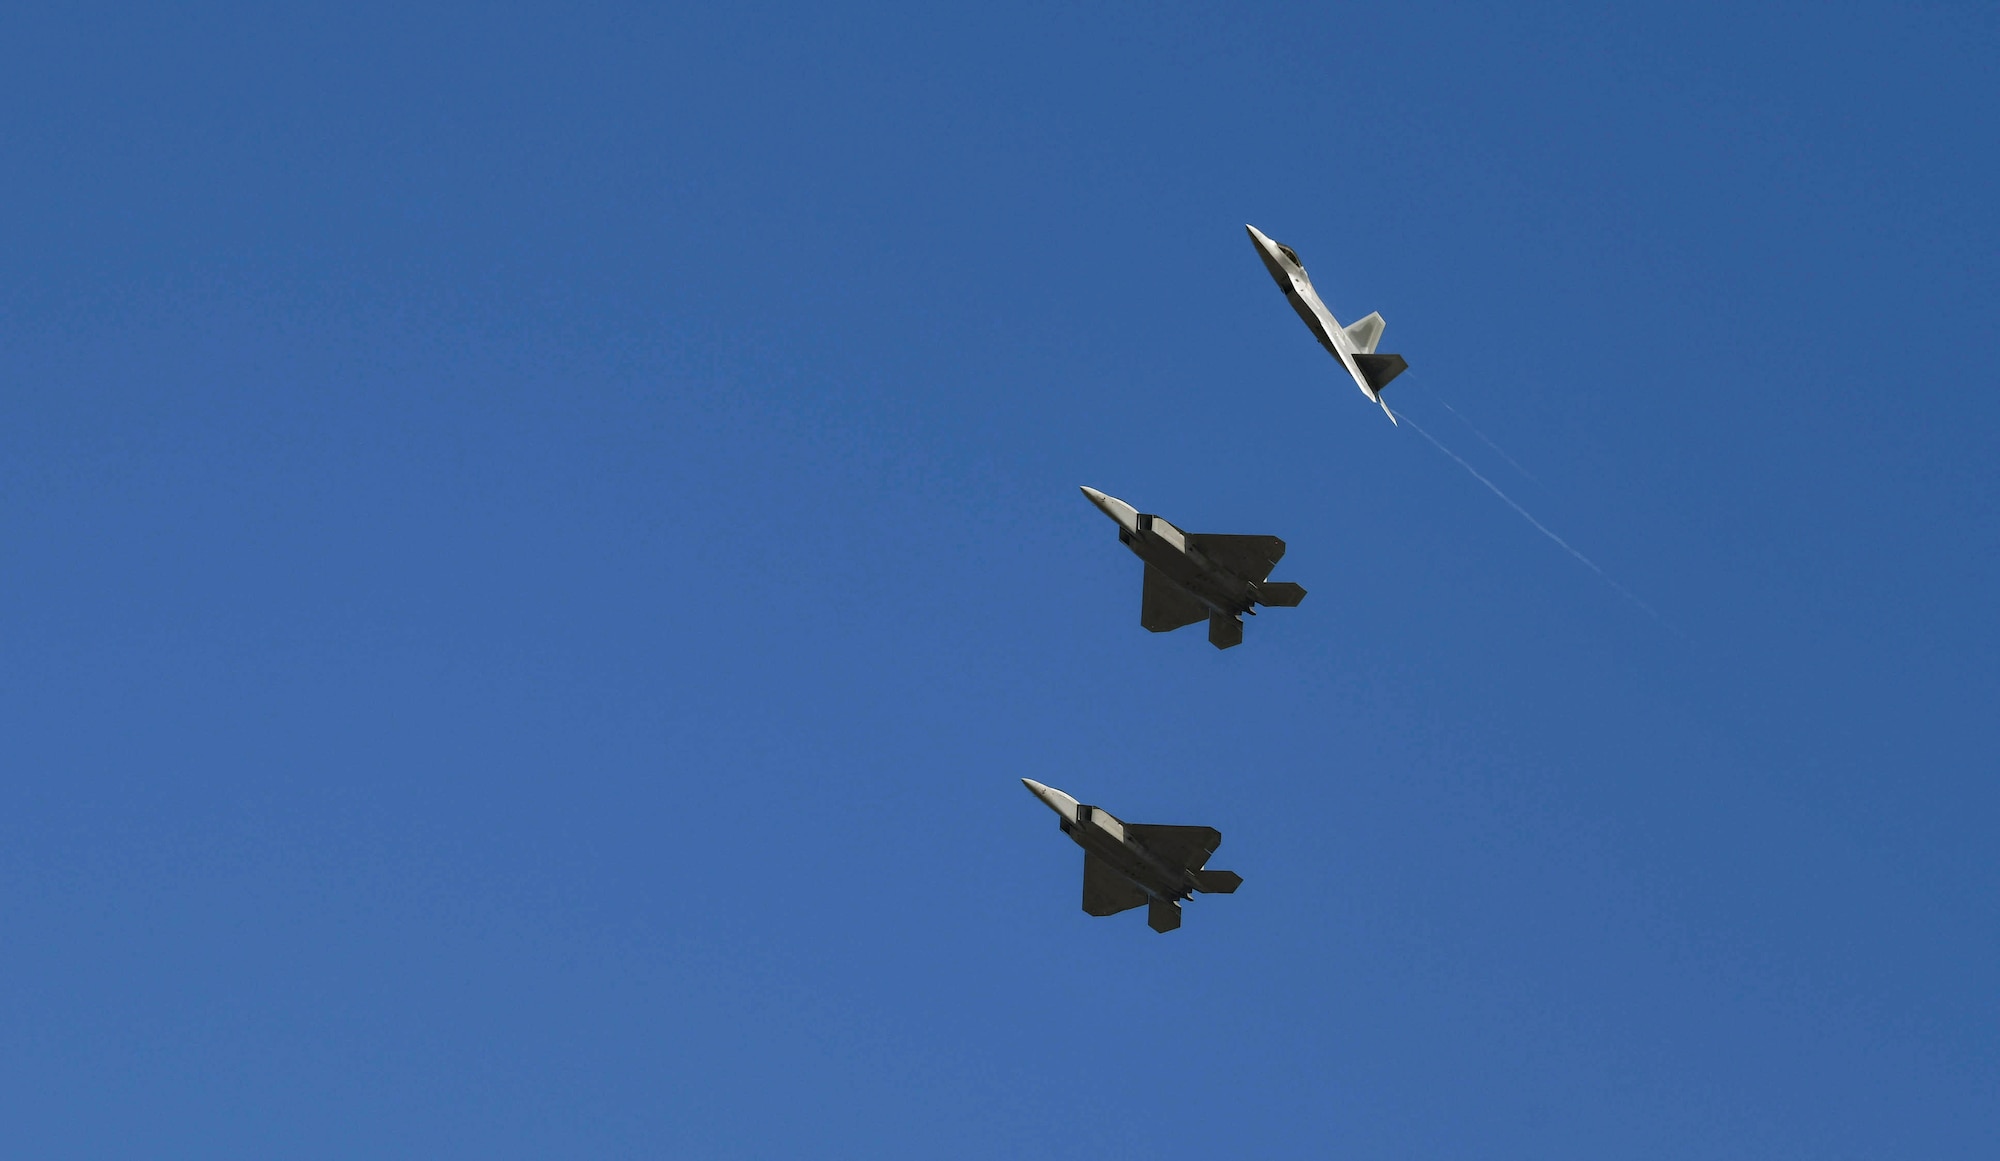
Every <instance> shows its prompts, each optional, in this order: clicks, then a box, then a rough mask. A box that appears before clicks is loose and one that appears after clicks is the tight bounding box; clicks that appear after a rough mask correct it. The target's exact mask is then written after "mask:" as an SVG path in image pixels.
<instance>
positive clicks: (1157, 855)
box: [1021, 778, 1243, 934]
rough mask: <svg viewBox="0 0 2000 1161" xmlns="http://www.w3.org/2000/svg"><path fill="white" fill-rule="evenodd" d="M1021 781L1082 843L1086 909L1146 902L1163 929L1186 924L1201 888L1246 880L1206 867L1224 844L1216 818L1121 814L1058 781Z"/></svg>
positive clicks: (1223, 890) (1110, 910) (1214, 889)
mask: <svg viewBox="0 0 2000 1161" xmlns="http://www.w3.org/2000/svg"><path fill="white" fill-rule="evenodd" d="M1021 783H1022V784H1023V785H1025V786H1026V787H1027V788H1028V789H1029V790H1031V791H1033V792H1034V795H1035V797H1036V798H1039V799H1041V800H1042V801H1043V802H1045V803H1047V804H1048V806H1049V809H1050V810H1053V811H1055V812H1056V814H1057V815H1058V816H1060V817H1061V818H1062V829H1063V833H1064V834H1066V835H1068V836H1069V837H1070V838H1072V839H1075V840H1076V845H1077V846H1080V847H1082V848H1083V909H1084V911H1086V912H1088V913H1089V914H1091V915H1116V914H1118V913H1119V912H1120V911H1128V910H1130V909H1132V908H1134V907H1137V906H1138V905H1140V904H1141V903H1144V904H1146V905H1147V907H1148V910H1147V913H1146V925H1147V926H1149V927H1151V928H1152V929H1153V930H1154V931H1158V932H1161V933H1163V934H1164V933H1166V932H1169V931H1172V930H1173V929H1174V928H1176V927H1179V926H1180V925H1181V904H1180V901H1181V900H1182V899H1186V898H1188V897H1189V896H1191V895H1193V894H1194V893H1195V892H1196V891H1203V892H1207V893H1209V894H1215V895H1227V894H1229V893H1230V892H1232V891H1234V890H1236V888H1238V887H1240V886H1242V885H1243V876H1241V875H1239V874H1237V873H1236V872H1235V871H1204V870H1202V864H1203V863H1206V862H1208V857H1209V856H1210V855H1212V854H1214V853H1215V848H1216V847H1219V846H1221V845H1222V832H1221V831H1219V830H1216V829H1215V828H1214V827H1212V826H1155V825H1153V824H1151V823H1138V822H1119V821H1118V820H1117V819H1115V818H1113V817H1111V812H1109V811H1107V810H1105V809H1103V808H1102V807H1097V806H1085V805H1084V804H1083V803H1080V802H1078V801H1077V800H1076V799H1074V798H1071V797H1070V796H1069V795H1067V794H1064V793H1063V792H1062V791H1060V790H1057V789H1056V788H1055V787H1053V786H1044V785H1042V784H1041V783H1039V782H1037V781H1035V780H1034V779H1032V778H1023V779H1021Z"/></svg>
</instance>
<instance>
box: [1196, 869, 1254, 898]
mask: <svg viewBox="0 0 2000 1161" xmlns="http://www.w3.org/2000/svg"><path fill="white" fill-rule="evenodd" d="M1242 885H1243V876H1241V875H1239V874H1237V873H1236V872H1235V871H1196V872H1195V873H1194V889H1195V890H1197V891H1205V892H1207V893H1208V894H1210V895H1233V894H1235V893H1236V888H1238V887H1241V886H1242Z"/></svg>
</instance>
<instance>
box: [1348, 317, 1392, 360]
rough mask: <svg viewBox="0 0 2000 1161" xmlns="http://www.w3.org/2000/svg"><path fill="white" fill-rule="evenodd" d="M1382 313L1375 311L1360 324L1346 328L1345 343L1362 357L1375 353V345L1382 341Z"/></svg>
mask: <svg viewBox="0 0 2000 1161" xmlns="http://www.w3.org/2000/svg"><path fill="white" fill-rule="evenodd" d="M1382 327H1383V322H1382V312H1381V311H1376V312H1375V313H1374V314H1371V315H1369V316H1368V317H1367V318H1364V319H1362V320H1361V321H1360V322H1358V323H1355V324H1354V325H1353V326H1350V327H1348V328H1347V341H1348V342H1350V343H1353V344H1354V349H1355V351H1357V352H1358V353H1360V354H1363V355H1372V354H1374V353H1375V344H1376V343H1379V342H1381V341H1382Z"/></svg>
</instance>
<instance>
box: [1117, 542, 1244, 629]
mask: <svg viewBox="0 0 2000 1161" xmlns="http://www.w3.org/2000/svg"><path fill="white" fill-rule="evenodd" d="M1138 555H1139V559H1140V560H1143V561H1145V562H1146V563H1147V564H1150V565H1152V566H1153V567H1154V568H1156V569H1158V570H1159V571H1160V572H1161V573H1162V574H1164V575H1165V576H1166V578H1167V579H1168V580H1170V581H1172V582H1174V583H1175V584H1177V585H1179V586H1181V587H1182V588H1184V589H1186V590H1187V591H1188V592H1190V593H1192V594H1194V596H1195V599H1197V600H1199V601H1201V602H1203V603H1205V604H1207V605H1208V606H1209V607H1211V608H1213V609H1216V610H1218V611H1220V612H1222V613H1224V614H1227V615H1232V616H1233V615H1236V614H1239V613H1242V612H1244V611H1245V610H1247V609H1249V607H1250V587H1249V586H1248V585H1246V584H1244V583H1243V582H1242V581H1241V580H1239V579H1237V578H1235V577H1231V576H1227V575H1222V574H1217V573H1213V572H1209V571H1207V570H1206V569H1203V568H1202V567H1201V566H1200V565H1197V564H1195V563H1194V562H1193V561H1191V560H1189V559H1188V558H1187V556H1186V555H1185V554H1183V553H1180V552H1176V551H1174V550H1173V549H1172V548H1169V547H1166V546H1164V545H1162V546H1160V547H1159V548H1155V549H1152V550H1151V551H1142V552H1140V553H1139V554H1138Z"/></svg>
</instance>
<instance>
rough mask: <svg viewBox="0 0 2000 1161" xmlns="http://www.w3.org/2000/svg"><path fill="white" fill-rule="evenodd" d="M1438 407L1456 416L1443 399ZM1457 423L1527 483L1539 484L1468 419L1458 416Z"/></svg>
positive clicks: (1450, 406)
mask: <svg viewBox="0 0 2000 1161" xmlns="http://www.w3.org/2000/svg"><path fill="white" fill-rule="evenodd" d="M1434 398H1435V397H1434ZM1438 406H1440V407H1443V408H1444V409H1445V410H1446V411H1449V412H1451V413H1452V414H1453V415H1458V408H1456V407H1453V406H1452V405H1451V404H1449V403H1446V402H1445V401H1444V400H1443V399H1438ZM1458 421H1459V422H1460V423H1462V424H1464V425H1465V426H1466V428H1467V430H1469V431H1471V432H1472V434H1474V435H1476V436H1478V437H1479V442H1480V443H1483V444H1485V445H1486V446H1487V447H1490V448H1492V449H1493V451H1494V454H1496V455H1498V456H1499V457H1500V458H1501V459H1503V460H1506V461H1507V466H1509V467H1511V468H1513V469H1514V470H1515V471H1517V472H1519V473H1521V474H1522V475H1523V476H1525V477H1527V479H1528V480H1529V482H1531V483H1536V484H1539V483H1541V481H1540V480H1537V479H1535V475H1534V473H1533V472H1530V471H1529V470H1528V469H1526V468H1524V467H1522V466H1521V465H1520V464H1519V463H1517V462H1516V461H1515V459H1514V457H1513V456H1510V455H1508V454H1507V451H1506V449H1505V448H1502V447H1501V446H1500V445H1499V444H1497V443H1494V442H1493V441H1492V440H1491V439H1488V438H1487V436H1486V433H1485V432H1483V431H1481V430H1479V429H1478V428H1477V427H1474V426H1473V425H1472V421H1471V420H1470V419H1467V418H1466V417H1465V416H1463V415H1458Z"/></svg>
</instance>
